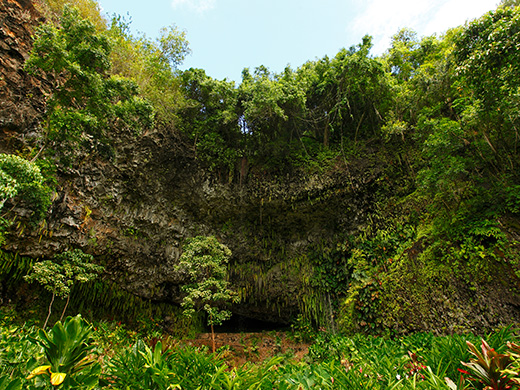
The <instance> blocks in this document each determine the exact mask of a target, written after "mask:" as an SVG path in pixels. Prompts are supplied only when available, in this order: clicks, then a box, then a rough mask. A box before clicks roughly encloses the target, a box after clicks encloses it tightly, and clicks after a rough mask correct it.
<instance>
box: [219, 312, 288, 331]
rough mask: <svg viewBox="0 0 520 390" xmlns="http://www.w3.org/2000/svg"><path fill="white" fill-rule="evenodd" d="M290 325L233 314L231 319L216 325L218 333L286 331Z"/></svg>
mask: <svg viewBox="0 0 520 390" xmlns="http://www.w3.org/2000/svg"><path fill="white" fill-rule="evenodd" d="M286 330H290V326H289V325H287V324H285V323H280V322H271V321H263V320H259V319H256V318H249V317H244V316H240V315H237V314H233V316H232V317H231V319H229V320H228V321H225V322H224V323H223V324H222V325H220V326H215V332H216V333H257V332H264V331H267V332H269V331H286Z"/></svg>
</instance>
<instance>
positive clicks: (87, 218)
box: [0, 0, 518, 330]
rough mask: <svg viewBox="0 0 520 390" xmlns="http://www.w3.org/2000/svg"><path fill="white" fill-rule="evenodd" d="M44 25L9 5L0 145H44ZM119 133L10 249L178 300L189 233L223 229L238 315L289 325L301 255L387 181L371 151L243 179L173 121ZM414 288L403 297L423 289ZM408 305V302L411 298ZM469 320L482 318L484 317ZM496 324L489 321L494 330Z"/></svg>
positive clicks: (298, 291) (0, 64) (296, 306)
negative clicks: (78, 262)
mask: <svg viewBox="0 0 520 390" xmlns="http://www.w3.org/2000/svg"><path fill="white" fill-rule="evenodd" d="M40 21H41V17H40V16H39V15H38V13H37V11H36V10H35V9H34V7H33V6H32V4H31V2H29V1H27V0H24V1H22V0H19V1H14V0H0V38H1V39H0V76H1V78H0V152H14V151H17V150H21V148H22V147H27V146H29V147H34V146H35V145H37V139H38V134H39V132H40V130H39V123H40V121H41V120H42V114H43V113H44V110H45V95H46V94H47V93H48V92H49V88H48V83H47V82H46V81H45V80H42V79H38V78H35V77H33V76H30V75H28V74H27V73H26V72H25V71H24V69H23V64H24V61H25V59H26V58H27V56H28V53H29V50H30V45H31V34H32V32H33V31H34V29H35V27H36V26H37V24H38V23H39V22H40ZM111 138H112V145H111V147H112V148H113V153H111V154H112V157H110V158H107V157H103V156H101V155H100V154H98V153H92V154H90V153H86V152H84V151H81V150H77V151H76V155H75V158H74V162H73V164H72V165H71V166H70V167H64V166H60V167H58V172H57V180H58V186H57V190H56V193H55V196H54V200H53V203H52V206H51V209H50V210H49V214H48V217H47V218H46V220H45V221H44V222H42V223H41V224H40V225H39V226H37V227H34V226H33V227H31V226H28V225H27V226H24V224H23V223H20V224H15V225H13V231H12V232H11V235H10V237H9V240H8V241H7V243H6V245H5V246H4V249H5V250H7V251H10V252H13V253H18V254H20V255H23V256H28V257H32V258H49V257H51V256H53V255H54V254H55V253H58V252H61V251H64V250H67V249H71V248H82V249H83V250H84V251H85V252H89V253H92V254H93V255H95V256H96V258H97V260H98V261H99V262H101V263H103V264H104V265H105V266H106V270H107V272H106V275H105V277H106V278H109V279H110V280H113V281H115V282H117V283H118V285H119V286H121V287H122V288H124V289H125V290H126V291H129V292H131V293H133V294H135V295H138V296H140V297H143V298H146V299H149V300H152V301H161V302H172V303H178V302H179V300H180V293H179V285H180V283H181V282H182V275H179V274H177V273H176V272H175V265H176V264H177V262H178V258H179V256H180V253H181V245H182V242H183V240H184V239H186V238H187V237H191V236H195V235H209V234H212V235H216V236H217V237H218V238H219V239H220V240H221V241H222V242H223V243H225V244H226V245H228V246H229V247H230V249H231V250H232V252H233V258H232V272H231V274H232V282H233V284H234V286H235V288H237V290H239V291H240V292H241V295H242V297H243V301H242V302H241V303H240V304H239V305H237V306H236V307H234V309H233V310H234V312H235V313H237V314H240V315H242V316H244V317H248V318H257V319H261V320H264V321H272V322H281V323H287V322H289V321H290V320H291V318H292V317H293V316H294V314H295V313H298V312H299V311H300V310H301V309H302V307H301V305H302V300H301V298H302V297H303V296H304V295H305V293H306V291H304V290H305V288H307V287H308V284H306V283H307V282H306V280H305V279H306V278H308V277H309V274H308V272H309V269H308V268H309V266H308V264H305V261H304V260H301V259H304V258H305V256H306V254H307V253H308V252H309V250H310V249H313V248H314V249H316V248H319V246H320V245H324V244H327V243H330V242H334V238H335V237H337V235H338V232H341V234H342V235H345V234H348V233H356V232H357V231H358V230H360V229H362V228H363V227H364V226H366V225H367V223H368V221H367V220H366V218H367V215H369V214H370V212H371V211H373V210H372V208H373V207H375V206H374V205H375V199H374V197H375V194H377V193H378V190H379V189H380V186H383V185H387V184H386V180H388V178H385V177H384V175H383V171H384V167H383V166H382V165H381V164H380V163H379V162H378V160H377V159H375V158H370V150H368V155H367V156H364V158H362V159H361V158H360V159H359V160H358V161H356V162H355V163H351V164H349V166H348V169H347V166H346V165H345V164H346V162H345V161H342V160H338V161H337V166H336V167H333V168H332V169H329V170H324V171H322V172H319V173H313V174H309V173H304V172H299V173H294V174H291V175H274V176H273V175H270V174H268V173H266V172H263V171H259V170H256V169H254V167H249V166H248V164H247V161H245V160H244V161H242V166H241V168H242V169H240V174H238V173H237V177H232V178H228V177H226V178H219V175H218V174H212V173H210V172H208V171H206V170H205V169H204V167H203V166H201V165H200V164H199V162H198V160H197V159H196V156H195V154H194V153H193V150H192V148H191V146H190V145H188V144H187V143H185V141H184V140H183V138H182V136H181V135H179V133H178V132H177V131H176V130H175V129H174V127H173V126H171V127H162V128H157V129H154V130H153V131H150V132H147V133H145V134H143V135H140V136H139V137H135V136H134V135H132V134H129V133H125V132H121V133H118V134H112V137H111ZM368 149H369V148H368ZM377 153H380V152H377ZM375 154H376V150H374V151H373V155H375ZM237 171H239V170H237ZM409 275H413V273H412V271H410V273H409ZM410 278H411V276H410ZM410 285H412V286H413V280H412V281H411V282H410ZM406 288H407V286H406ZM406 288H404V287H403V289H402V290H399V292H402V294H403V295H405V294H409V295H413V294H415V292H414V291H411V290H406ZM493 288H494V287H493V286H486V290H485V292H482V293H481V294H482V295H486V296H488V297H494V296H495V295H493V293H489V291H488V289H493ZM504 288H506V289H507V287H504ZM460 290H463V288H461V289H460ZM496 291H499V290H496ZM479 293H480V291H479ZM499 293H500V294H502V293H503V291H502V290H500V291H499ZM459 295H460V297H461V298H460V299H458V301H457V302H455V303H454V304H453V305H451V304H450V306H449V307H448V308H447V309H446V311H447V312H450V313H456V312H457V311H458V310H459V309H460V308H462V307H466V306H465V305H464V302H463V300H464V299H465V298H464V297H465V296H464V294H459ZM454 296H455V294H454ZM439 297H440V298H439ZM435 298H436V299H437V298H438V299H441V298H442V297H441V295H436V296H435ZM432 299H433V298H432ZM404 301H405V302H404V303H403V304H402V305H401V306H404V304H405V303H406V304H409V301H408V300H406V299H405V300H404ZM459 301H460V302H459ZM503 305H504V308H503V310H502V311H500V312H496V313H494V314H493V315H494V316H496V317H500V315H503V316H505V317H508V318H506V319H505V322H507V321H509V320H510V319H511V317H514V315H515V313H517V312H518V308H516V307H514V305H513V304H512V303H511V302H509V301H508V300H507V299H506V300H503ZM409 306H411V305H409ZM424 307H426V306H424ZM436 307H440V306H439V305H436ZM399 310H401V309H400V308H399V307H397V308H396V311H399ZM425 310H426V309H425ZM468 310H470V309H468ZM471 310H473V309H471ZM392 315H393V314H392ZM442 315H443V314H442V313H434V315H432V316H431V317H428V316H426V315H425V314H424V310H423V312H420V313H416V314H414V318H423V319H424V323H419V324H416V323H413V322H412V323H411V324H410V323H407V324H400V325H399V326H403V327H405V328H406V329H411V328H413V327H415V326H416V327H417V328H416V329H415V330H429V329H432V328H434V327H435V326H436V324H435V322H436V318H439V316H442ZM467 315H468V316H469V317H471V318H477V317H478V315H479V313H478V312H477V311H475V310H474V311H472V312H468V313H467ZM387 317H388V318H391V314H388V316H387ZM450 318H451V317H450ZM396 321H397V320H396ZM453 321H455V322H457V321H458V320H457V318H455V319H454V320H453ZM458 322H461V321H458ZM461 323H464V322H461ZM498 323H500V321H499V320H498V319H497V321H496V322H493V321H492V319H489V321H488V323H486V326H488V325H489V326H490V327H491V326H495V325H496V324H498ZM464 324H465V323H464ZM391 326H392V325H391V324H390V325H389V327H391Z"/></svg>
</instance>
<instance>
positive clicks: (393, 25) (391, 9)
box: [348, 0, 499, 54]
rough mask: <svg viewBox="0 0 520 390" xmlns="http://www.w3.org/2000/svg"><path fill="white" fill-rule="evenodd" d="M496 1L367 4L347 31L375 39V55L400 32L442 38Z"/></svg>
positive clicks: (409, 0) (398, 0)
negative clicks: (408, 30)
mask: <svg viewBox="0 0 520 390" xmlns="http://www.w3.org/2000/svg"><path fill="white" fill-rule="evenodd" d="M498 1H499V0H393V1H388V0H367V1H366V2H365V6H364V9H363V10H362V12H361V14H360V15H359V16H357V17H356V18H355V20H354V23H353V24H352V25H351V26H349V28H348V29H349V31H350V32H351V33H353V34H356V35H359V36H362V35H364V34H370V35H372V36H373V37H374V48H373V53H374V54H380V53H382V52H383V51H385V50H386V49H388V47H389V46H390V41H391V38H392V35H394V34H395V33H397V32H398V31H399V30H400V29H401V28H404V27H408V28H411V29H413V30H415V31H416V32H417V33H418V34H419V36H425V35H431V34H434V33H438V34H441V33H443V32H445V31H446V30H448V29H449V28H452V27H456V26H459V25H462V24H464V22H466V21H467V20H470V19H474V18H477V17H479V16H481V15H482V14H484V13H485V12H487V11H489V10H492V9H494V8H496V5H497V3H498Z"/></svg>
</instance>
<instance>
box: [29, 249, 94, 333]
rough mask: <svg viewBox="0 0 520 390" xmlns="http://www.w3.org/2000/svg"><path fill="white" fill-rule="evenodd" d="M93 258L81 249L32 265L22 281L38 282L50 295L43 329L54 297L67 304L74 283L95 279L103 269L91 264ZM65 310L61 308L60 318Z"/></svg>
mask: <svg viewBox="0 0 520 390" xmlns="http://www.w3.org/2000/svg"><path fill="white" fill-rule="evenodd" d="M92 260H93V256H92V255H89V254H86V253H84V252H83V251H82V250H81V249H74V250H72V251H67V252H64V253H60V254H57V255H55V256H54V260H44V261H40V262H37V263H35V264H34V265H33V267H32V269H31V271H30V273H29V274H28V275H27V276H25V277H24V279H25V280H26V281H27V282H29V283H31V282H34V281H36V282H38V283H39V284H41V285H42V286H43V287H44V288H45V289H46V290H47V291H49V292H51V293H52V300H51V303H50V305H49V314H48V315H47V319H46V320H45V324H44V326H43V327H44V328H45V326H46V325H47V321H48V320H49V317H50V315H51V309H52V304H53V302H54V297H55V296H58V297H60V298H65V297H66V298H67V304H68V302H69V299H68V298H69V297H70V291H71V288H72V286H73V285H74V284H75V283H85V282H89V281H91V280H93V279H95V278H96V277H97V276H98V274H99V273H100V272H102V271H103V270H104V267H102V266H99V265H96V264H93V263H91V262H92ZM66 309H67V305H65V307H64V308H63V312H62V316H61V317H62V318H63V315H64V313H65V311H66Z"/></svg>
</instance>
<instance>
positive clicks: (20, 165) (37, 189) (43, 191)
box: [0, 153, 51, 221]
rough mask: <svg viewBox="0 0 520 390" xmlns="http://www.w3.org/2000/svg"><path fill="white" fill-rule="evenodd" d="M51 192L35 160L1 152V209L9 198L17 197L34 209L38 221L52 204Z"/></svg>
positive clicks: (35, 218) (34, 217)
mask: <svg viewBox="0 0 520 390" xmlns="http://www.w3.org/2000/svg"><path fill="white" fill-rule="evenodd" d="M50 193H51V190H50V188H49V187H48V186H47V185H46V184H45V179H44V177H43V176H42V174H41V171H40V168H39V167H38V166H37V165H36V164H35V163H34V162H30V161H27V160H25V159H24V158H21V157H18V156H16V155H14V154H4V153H1V154H0V209H1V208H2V207H3V206H4V203H5V202H6V201H7V200H8V199H11V198H15V197H17V199H19V200H21V201H23V202H24V203H25V204H26V205H27V206H28V207H29V208H30V209H32V210H33V212H34V214H33V219H34V220H36V221H38V220H40V219H42V218H43V216H44V215H45V213H46V212H47V209H48V208H49V206H50V204H51V200H50Z"/></svg>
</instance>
